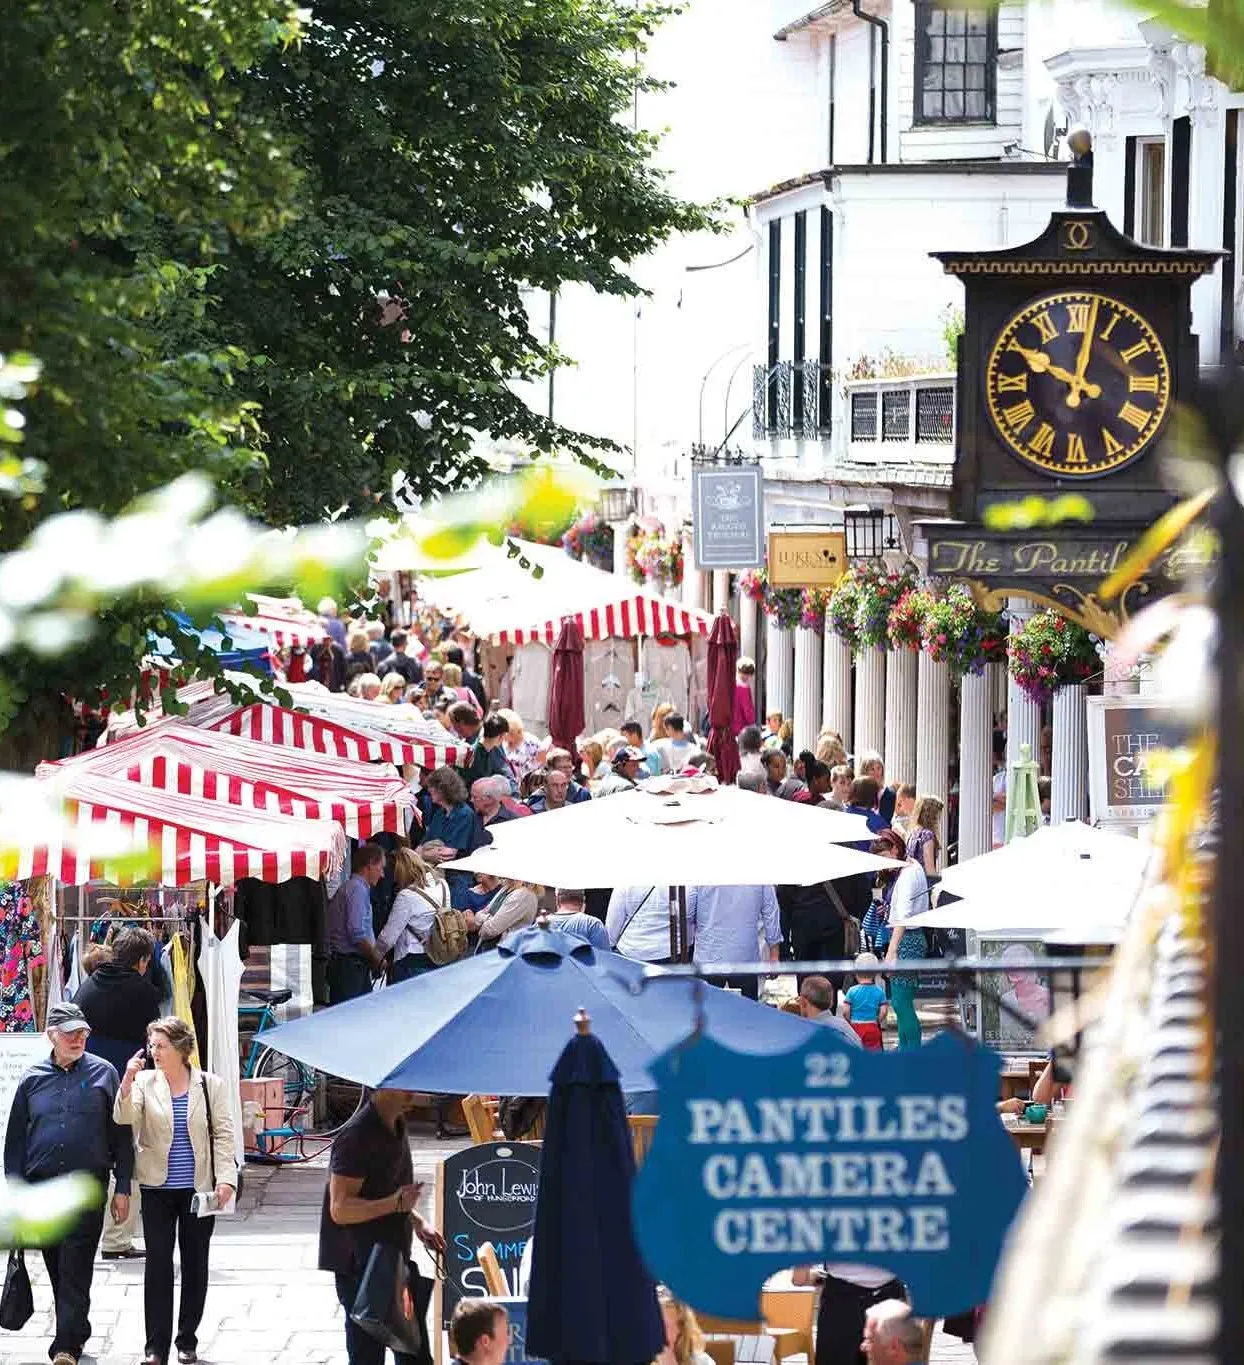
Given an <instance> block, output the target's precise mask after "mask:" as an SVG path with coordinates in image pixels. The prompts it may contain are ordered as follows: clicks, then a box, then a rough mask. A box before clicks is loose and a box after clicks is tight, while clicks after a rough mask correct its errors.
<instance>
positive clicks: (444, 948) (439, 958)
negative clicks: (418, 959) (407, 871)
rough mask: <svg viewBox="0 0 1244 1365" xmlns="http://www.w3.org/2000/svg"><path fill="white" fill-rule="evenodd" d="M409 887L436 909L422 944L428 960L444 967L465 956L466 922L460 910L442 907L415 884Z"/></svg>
mask: <svg viewBox="0 0 1244 1365" xmlns="http://www.w3.org/2000/svg"><path fill="white" fill-rule="evenodd" d="M410 889H411V890H412V891H413V892H414V893H415V895H417V896H422V897H423V899H424V900H425V901H427V902H428V904H429V905H431V906H433V907H434V908H435V910H436V914H435V915H434V916H433V917H432V928H431V929H430V930H429V931H428V937H427V940H426V942H425V943H424V945H423V951H424V952H425V953H427V955H428V961H429V962H430V963H431V964H432V965H433V966H434V967H444V966H446V965H447V964H448V963H450V962H457V960H458V959H459V958H460V957H465V956H466V950H467V924H466V916H465V915H464V914H463V913H462V911H461V910H455V909H453V907H452V906H447V907H444V908H442V906H441V904H440V902H439V901H434V900H433V899H432V897H431V896H429V895H428V894H427V892H426V891H421V890H420V889H419V888H418V887H417V886H412V887H411V888H410Z"/></svg>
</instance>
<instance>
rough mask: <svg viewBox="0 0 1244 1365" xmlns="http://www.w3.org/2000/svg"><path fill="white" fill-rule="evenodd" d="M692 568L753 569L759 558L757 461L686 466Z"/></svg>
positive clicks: (762, 538)
mask: <svg viewBox="0 0 1244 1365" xmlns="http://www.w3.org/2000/svg"><path fill="white" fill-rule="evenodd" d="M691 505H692V507H693V508H694V511H695V515H694V523H695V535H694V537H693V541H694V547H695V566H696V568H697V569H758V568H760V566H761V565H762V564H763V563H764V562H765V534H764V530H765V527H764V486H763V484H762V482H761V475H760V466H759V465H758V464H746V465H731V466H728V467H726V468H723V469H699V468H697V467H696V466H694V465H693V466H692V468H691Z"/></svg>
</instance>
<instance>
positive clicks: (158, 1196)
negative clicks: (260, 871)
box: [113, 1016, 237, 1365]
mask: <svg viewBox="0 0 1244 1365" xmlns="http://www.w3.org/2000/svg"><path fill="white" fill-rule="evenodd" d="M193 1049H194V1033H193V1032H192V1031H191V1030H190V1028H189V1027H188V1026H187V1025H186V1024H184V1023H183V1022H182V1021H181V1020H180V1019H178V1018H176V1017H175V1016H169V1017H168V1018H167V1019H157V1020H156V1021H155V1022H154V1023H153V1024H151V1025H149V1026H148V1029H147V1047H146V1049H145V1051H143V1052H137V1053H135V1054H134V1056H133V1057H131V1058H130V1062H129V1065H128V1066H127V1067H126V1068H125V1075H124V1076H123V1077H122V1079H121V1087H120V1089H119V1090H118V1092H117V1102H116V1107H115V1109H114V1112H113V1116H114V1117H115V1119H116V1121H117V1122H118V1123H125V1124H129V1125H130V1126H131V1127H132V1129H133V1132H134V1147H135V1160H134V1177H135V1179H136V1181H137V1182H138V1185H139V1187H140V1188H141V1190H142V1219H143V1238H144V1240H145V1241H146V1243H147V1264H146V1273H145V1276H144V1281H143V1308H144V1314H145V1317H146V1330H147V1348H146V1354H145V1355H144V1357H143V1365H167V1362H168V1355H169V1351H170V1349H171V1348H172V1346H173V1345H174V1338H173V1247H174V1245H175V1244H177V1243H180V1249H181V1307H180V1311H179V1313H178V1316H177V1337H176V1346H177V1359H178V1361H179V1362H181V1365H192V1362H194V1361H196V1360H197V1359H198V1355H197V1350H198V1330H199V1323H200V1321H201V1320H202V1318H203V1306H204V1304H205V1303H206V1301H207V1273H208V1248H209V1245H210V1242H211V1237H212V1228H213V1226H214V1224H215V1222H216V1219H215V1218H214V1217H212V1216H208V1217H205V1218H201V1217H199V1216H198V1215H197V1214H196V1213H195V1211H194V1208H193V1205H192V1201H193V1199H194V1196H195V1194H196V1193H198V1194H203V1195H211V1194H214V1195H215V1197H216V1202H217V1205H218V1207H220V1208H226V1207H228V1205H229V1204H230V1203H231V1202H232V1200H233V1197H234V1192H235V1190H236V1189H237V1162H236V1160H235V1157H234V1146H233V1121H232V1118H231V1113H230V1105H229V1096H228V1094H227V1093H226V1090H225V1085H224V1082H223V1081H222V1080H221V1079H220V1077H219V1076H213V1075H211V1074H210V1073H208V1072H204V1071H200V1070H199V1069H198V1068H197V1067H193V1066H191V1065H190V1054H191V1052H192V1051H193ZM148 1057H150V1060H151V1064H152V1069H147V1060H148Z"/></svg>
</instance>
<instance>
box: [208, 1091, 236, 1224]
mask: <svg viewBox="0 0 1244 1365" xmlns="http://www.w3.org/2000/svg"><path fill="white" fill-rule="evenodd" d="M199 1080H200V1081H201V1082H202V1083H203V1108H204V1109H206V1110H207V1160H208V1169H209V1170H210V1171H211V1173H212V1192H213V1193H215V1191H216V1121H215V1119H213V1118H212V1099H211V1096H210V1095H209V1094H208V1093H207V1077H206V1076H205V1075H204V1074H203V1073H202V1072H201V1071H200V1072H199ZM235 1170H236V1171H237V1181H238V1183H237V1188H236V1189H235V1190H234V1192H233V1207H234V1208H235V1209H236V1208H237V1204H238V1200H239V1199H241V1197H242V1168H241V1166H237V1167H235Z"/></svg>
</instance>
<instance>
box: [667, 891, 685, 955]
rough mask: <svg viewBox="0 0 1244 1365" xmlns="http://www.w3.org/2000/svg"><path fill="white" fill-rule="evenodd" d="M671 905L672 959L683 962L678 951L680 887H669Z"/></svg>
mask: <svg viewBox="0 0 1244 1365" xmlns="http://www.w3.org/2000/svg"><path fill="white" fill-rule="evenodd" d="M669 907H670V961H671V962H681V961H682V957H681V956H680V955H679V952H678V888H677V887H676V886H671V887H670V889H669Z"/></svg>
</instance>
